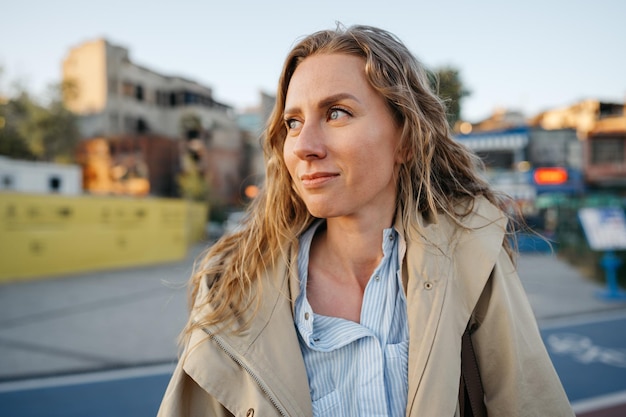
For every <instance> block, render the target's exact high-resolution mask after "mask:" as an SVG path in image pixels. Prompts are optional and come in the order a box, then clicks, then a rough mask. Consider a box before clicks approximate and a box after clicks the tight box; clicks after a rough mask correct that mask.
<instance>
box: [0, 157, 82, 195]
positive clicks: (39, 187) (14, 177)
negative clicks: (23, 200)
mask: <svg viewBox="0 0 626 417" xmlns="http://www.w3.org/2000/svg"><path fill="white" fill-rule="evenodd" d="M1 191H6V192H20V193H35V194H64V195H78V194H81V193H82V175H81V169H80V167H79V166H78V165H61V164H55V163H51V162H33V161H23V160H15V159H10V158H6V157H4V156H0V192H1Z"/></svg>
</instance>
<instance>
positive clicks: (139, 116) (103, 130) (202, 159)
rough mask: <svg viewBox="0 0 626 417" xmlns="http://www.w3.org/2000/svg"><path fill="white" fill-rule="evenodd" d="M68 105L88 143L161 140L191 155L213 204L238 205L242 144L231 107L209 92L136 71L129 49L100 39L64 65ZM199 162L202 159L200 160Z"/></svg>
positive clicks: (144, 70) (143, 69) (77, 50)
mask: <svg viewBox="0 0 626 417" xmlns="http://www.w3.org/2000/svg"><path fill="white" fill-rule="evenodd" d="M63 80H64V81H65V82H66V83H69V85H70V86H71V88H70V89H67V91H69V93H67V94H66V96H65V98H64V99H65V104H66V106H67V107H68V109H70V110H71V111H72V112H74V113H76V114H77V115H79V122H80V129H81V134H82V136H83V137H84V138H86V139H89V138H99V137H104V138H113V137H120V136H124V137H128V136H133V135H146V134H149V135H158V136H160V137H169V138H171V139H172V140H178V141H180V142H181V149H182V152H183V153H184V152H185V151H186V150H189V151H192V152H193V153H194V157H195V158H196V159H199V160H198V165H199V167H200V169H201V171H202V172H203V174H205V178H206V179H207V180H208V182H209V187H210V189H211V192H212V194H213V197H215V198H217V199H218V200H219V201H221V202H225V203H229V202H231V201H234V200H236V198H237V193H238V191H239V183H240V182H241V178H240V172H241V163H242V150H243V139H242V134H241V131H240V129H239V128H238V126H237V120H236V115H235V112H234V110H233V108H232V107H230V106H228V105H225V104H223V103H220V102H218V101H216V100H215V99H214V98H213V92H212V90H211V88H209V87H207V86H204V85H201V84H199V83H197V82H195V81H192V80H189V79H186V78H182V77H177V76H169V75H164V74H160V73H157V72H155V71H153V70H151V69H148V68H146V67H144V66H141V65H138V64H136V63H134V62H133V61H132V60H131V58H130V56H129V51H128V49H126V48H124V47H121V46H117V45H113V44H112V43H110V42H109V41H108V40H106V39H96V40H93V41H89V42H85V43H82V44H80V45H78V46H76V47H74V48H72V49H71V50H70V51H69V53H68V54H67V56H66V58H65V59H64V61H63ZM198 155H199V157H198Z"/></svg>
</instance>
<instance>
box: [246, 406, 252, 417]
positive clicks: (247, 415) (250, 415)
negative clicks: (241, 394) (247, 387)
mask: <svg viewBox="0 0 626 417" xmlns="http://www.w3.org/2000/svg"><path fill="white" fill-rule="evenodd" d="M246 417H254V408H249V409H248V412H247V413H246Z"/></svg>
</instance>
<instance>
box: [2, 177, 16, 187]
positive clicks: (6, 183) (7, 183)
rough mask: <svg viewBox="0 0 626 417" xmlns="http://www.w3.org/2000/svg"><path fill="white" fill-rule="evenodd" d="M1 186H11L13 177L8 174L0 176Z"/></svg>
mask: <svg viewBox="0 0 626 417" xmlns="http://www.w3.org/2000/svg"><path fill="white" fill-rule="evenodd" d="M2 188H6V189H7V190H10V189H11V188H13V177H12V176H11V175H9V174H7V175H3V176H2Z"/></svg>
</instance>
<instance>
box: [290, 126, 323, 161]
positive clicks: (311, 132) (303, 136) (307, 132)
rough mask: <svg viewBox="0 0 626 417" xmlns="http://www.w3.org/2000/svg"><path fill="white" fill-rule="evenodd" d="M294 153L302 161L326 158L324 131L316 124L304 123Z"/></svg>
mask: <svg viewBox="0 0 626 417" xmlns="http://www.w3.org/2000/svg"><path fill="white" fill-rule="evenodd" d="M293 153H294V154H295V155H296V156H297V157H298V158H300V159H303V160H304V159H320V158H324V157H325V156H326V146H325V141H324V130H323V129H322V128H321V127H320V126H317V125H316V124H315V123H306V122H305V123H304V124H303V125H302V129H301V130H300V133H299V134H298V137H297V139H296V142H295V145H294V147H293Z"/></svg>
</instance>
